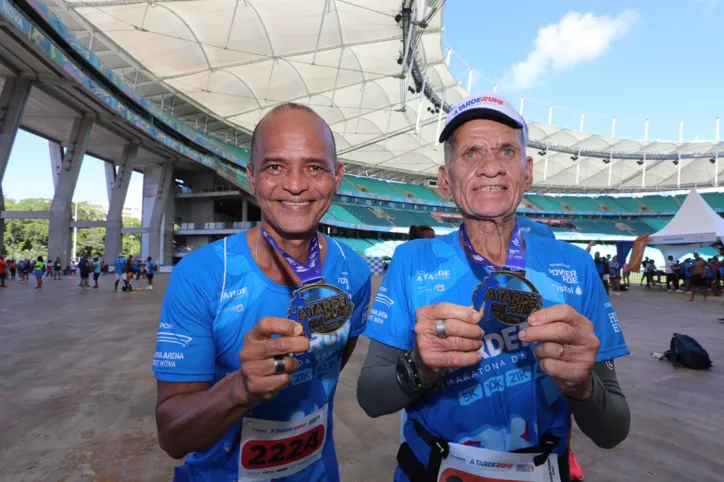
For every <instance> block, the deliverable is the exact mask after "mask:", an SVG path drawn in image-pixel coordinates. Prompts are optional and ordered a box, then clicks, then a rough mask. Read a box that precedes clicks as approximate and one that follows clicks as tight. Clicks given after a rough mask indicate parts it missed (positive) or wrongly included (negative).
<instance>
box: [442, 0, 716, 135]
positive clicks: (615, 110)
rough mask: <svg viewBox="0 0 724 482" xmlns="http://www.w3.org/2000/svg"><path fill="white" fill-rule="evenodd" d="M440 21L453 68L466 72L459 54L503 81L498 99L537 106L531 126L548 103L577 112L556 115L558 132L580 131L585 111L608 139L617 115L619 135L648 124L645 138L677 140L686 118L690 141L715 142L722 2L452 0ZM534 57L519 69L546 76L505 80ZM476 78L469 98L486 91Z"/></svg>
mask: <svg viewBox="0 0 724 482" xmlns="http://www.w3.org/2000/svg"><path fill="white" fill-rule="evenodd" d="M586 14H591V15H590V17H589V18H586ZM443 21H444V25H445V32H444V40H445V43H446V44H448V45H449V46H450V47H452V48H453V51H454V52H455V55H454V56H453V59H454V60H453V62H452V65H451V70H453V71H454V72H455V71H456V70H457V71H458V72H459V71H460V67H462V66H463V64H462V63H461V62H460V60H459V59H458V60H457V63H456V60H455V59H456V57H457V56H459V57H460V58H462V59H464V60H465V62H466V63H467V64H468V65H469V66H470V67H473V68H474V69H476V70H478V71H479V72H481V73H482V74H483V75H484V76H485V77H488V78H491V79H493V80H495V81H500V80H505V81H507V82H504V83H503V84H502V85H501V87H502V88H503V89H505V91H504V92H503V91H501V92H502V93H504V95H506V97H508V98H509V99H510V100H511V101H513V103H514V105H516V106H517V105H518V102H519V96H520V95H523V96H525V97H529V98H531V99H537V100H540V101H541V102H542V103H540V104H536V103H534V102H532V101H528V100H526V104H525V109H524V114H525V116H526V118H527V119H528V120H539V121H542V122H546V123H547V122H548V105H550V104H553V105H556V106H563V107H567V108H570V109H572V110H573V112H566V111H563V110H558V109H554V116H553V124H554V125H559V126H563V127H569V128H574V129H578V127H579V121H580V112H581V111H584V112H589V113H599V114H603V116H593V115H587V116H586V122H585V126H584V127H585V129H584V130H585V131H587V132H596V133H601V134H606V135H610V133H611V118H612V117H613V116H616V136H617V137H630V138H634V139H642V138H643V131H644V119H645V118H647V117H648V118H649V119H650V123H649V140H657V139H662V140H674V141H676V140H678V137H679V119H680V118H683V119H684V140H685V141H687V140H693V139H694V138H695V137H696V136H698V138H699V139H702V140H713V139H714V119H715V117H717V116H720V117H724V102H723V101H722V94H721V92H722V88H721V79H722V78H724V63H722V62H721V55H722V52H724V36H722V28H721V26H722V25H724V2H722V4H719V3H718V1H717V0H659V1H653V0H639V1H636V2H632V1H621V0H608V1H606V2H590V1H588V2H585V1H576V2H573V1H568V0H565V1H564V0H556V1H554V2H542V1H533V0H524V1H518V2H512V1H509V2H488V1H485V2H483V1H480V0H456V1H448V2H446V6H445V10H444V17H443ZM548 26H557V27H558V28H557V29H556V27H550V28H548V29H545V27H548ZM542 29H544V33H545V34H546V35H543V36H542V37H541V39H542V42H540V43H539V44H538V47H539V48H538V49H536V39H537V38H538V37H539V32H541V30H542ZM572 39H575V40H572ZM531 54H533V60H532V61H531V62H529V63H528V64H527V65H524V66H523V68H524V69H527V71H528V72H530V71H531V70H534V69H533V67H535V66H536V65H538V66H540V65H543V66H544V70H545V71H544V72H543V73H542V75H540V76H533V77H535V78H534V79H532V82H523V81H525V80H531V79H530V76H528V78H518V79H515V78H512V79H511V78H510V77H511V76H510V75H509V74H510V72H511V71H512V70H513V67H514V66H515V65H516V64H519V63H521V62H525V61H526V60H527V59H529V56H531ZM572 57H578V58H579V60H578V61H576V60H575V59H573V58H572ZM567 60H568V61H569V62H568V63H567V62H566V61H567ZM531 64H532V65H531ZM553 65H559V66H560V65H565V67H562V68H559V69H556V68H551V66H553ZM545 67H548V68H547V69H545ZM475 77H476V78H478V79H479V80H478V81H477V82H475V84H474V86H473V91H476V90H485V89H490V88H492V85H491V84H490V83H489V82H487V81H485V80H484V78H481V76H480V75H477V74H476V75H475ZM462 80H463V84H465V83H466V82H467V77H466V76H465V75H463V76H462ZM516 80H518V82H516ZM516 84H517V85H516ZM511 91H513V92H514V93H511Z"/></svg>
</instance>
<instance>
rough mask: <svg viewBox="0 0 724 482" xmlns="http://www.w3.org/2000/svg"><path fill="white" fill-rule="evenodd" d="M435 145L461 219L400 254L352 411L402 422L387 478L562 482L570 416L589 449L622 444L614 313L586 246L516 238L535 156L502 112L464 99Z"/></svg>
mask: <svg viewBox="0 0 724 482" xmlns="http://www.w3.org/2000/svg"><path fill="white" fill-rule="evenodd" d="M440 142H444V143H445V150H444V152H445V164H444V165H443V166H441V167H440V170H439V177H438V180H439V185H440V189H441V190H442V192H443V193H444V194H446V195H451V196H452V197H453V199H454V201H455V204H457V206H458V207H459V208H460V211H461V213H462V216H463V224H462V226H461V227H460V229H459V230H458V231H456V232H454V233H451V234H449V235H446V236H439V237H437V238H435V239H420V240H416V241H411V242H409V243H406V244H404V245H402V246H400V247H398V248H397V251H396V252H395V256H394V258H393V260H392V262H391V264H390V267H389V269H388V271H387V274H386V276H385V279H384V281H383V283H382V286H381V287H380V290H379V293H378V295H377V298H376V299H375V301H374V305H373V307H372V310H371V312H370V318H369V323H368V324H367V329H366V331H365V334H366V335H367V336H368V337H369V338H371V339H372V342H371V343H370V349H369V353H368V356H367V360H366V362H365V366H364V368H363V370H362V374H361V376H360V378H359V382H358V389H357V397H358V400H359V403H360V405H361V406H362V408H363V409H364V410H365V411H366V412H367V414H368V415H370V416H372V417H378V416H380V415H384V414H390V413H394V412H396V411H398V410H402V409H404V410H405V411H406V413H407V419H406V421H405V423H404V427H403V438H404V439H405V442H403V444H402V445H401V447H400V450H399V452H398V454H397V460H398V463H399V467H398V468H397V471H396V473H395V480H396V481H408V480H410V481H415V482H417V481H426V480H430V481H433V480H435V481H437V480H443V481H448V480H482V478H485V477H488V478H493V479H496V480H497V479H503V480H526V481H542V480H546V481H550V480H564V481H565V480H568V459H567V457H566V454H567V437H568V432H569V428H570V424H571V414H573V416H574V417H575V419H576V421H577V423H578V426H579V427H580V428H581V430H582V431H583V433H584V434H585V435H587V436H588V437H590V438H591V439H592V440H593V441H594V442H595V443H596V444H597V445H598V446H600V447H604V448H611V447H614V446H616V445H617V444H619V443H620V442H621V441H622V440H624V439H625V438H626V436H627V434H628V430H629V422H630V413H629V409H628V405H627V402H626V399H625V398H624V396H623V393H622V392H621V389H620V387H619V384H618V382H617V379H616V372H615V369H614V364H613V359H614V358H618V357H621V356H624V355H627V354H629V350H628V348H627V347H626V344H625V341H624V339H623V335H622V333H621V327H620V325H619V323H618V319H617V317H616V313H615V312H614V311H613V308H612V306H611V303H610V302H609V300H608V297H607V296H606V293H605V292H604V291H603V287H602V286H601V282H600V280H599V278H598V275H597V273H596V269H595V267H594V266H593V262H592V260H591V258H590V256H589V255H588V254H587V253H586V252H585V251H584V250H582V249H579V248H577V247H575V246H572V245H569V244H567V243H564V242H560V241H556V240H555V239H551V238H550V237H541V236H537V235H535V234H532V233H524V232H522V229H521V227H520V225H519V224H518V220H517V219H516V208H517V206H518V204H519V203H520V201H521V198H522V197H523V193H524V192H525V191H526V190H527V189H529V188H530V187H531V185H532V184H533V160H532V158H530V157H527V156H526V150H525V149H526V145H527V142H528V127H527V125H526V123H525V121H524V120H523V118H522V117H521V116H520V114H519V113H518V112H517V111H516V110H515V109H514V108H513V107H511V105H510V104H509V103H508V102H507V101H505V100H504V99H503V98H502V97H500V96H499V95H497V94H494V93H488V94H483V95H481V96H476V97H471V98H468V99H463V100H462V101H461V102H459V103H458V104H457V106H455V109H454V110H453V111H452V112H451V113H450V114H449V115H448V117H447V123H446V125H445V128H444V129H443V132H442V134H441V136H440ZM380 393H384V394H385V396H384V397H381V396H379V394H380ZM507 474H509V475H510V476H512V477H514V478H507V477H508V475H507ZM476 477H478V478H480V479H478V478H476Z"/></svg>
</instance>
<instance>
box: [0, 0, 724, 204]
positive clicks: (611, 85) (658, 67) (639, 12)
mask: <svg viewBox="0 0 724 482" xmlns="http://www.w3.org/2000/svg"><path fill="white" fill-rule="evenodd" d="M443 19H444V24H445V33H444V41H445V43H446V44H447V45H449V46H451V47H452V48H453V51H454V55H453V61H452V64H451V70H452V71H453V72H454V73H456V74H460V79H461V80H462V81H463V84H465V83H466V82H467V75H466V74H465V72H466V70H467V68H468V67H472V68H474V70H475V76H474V78H475V79H476V81H475V83H474V84H473V91H480V90H486V89H492V84H491V83H490V82H488V81H487V80H485V79H486V78H489V79H493V81H495V82H498V83H499V84H500V88H501V90H500V92H501V93H503V94H504V95H505V96H506V97H508V98H509V99H510V100H511V101H512V102H513V104H514V105H518V103H519V99H520V96H521V95H522V96H525V97H526V99H527V100H526V103H525V109H524V115H525V117H526V119H527V120H529V121H531V120H538V121H542V122H547V121H548V106H549V105H555V106H560V108H559V107H556V108H555V109H554V114H553V124H554V125H557V126H561V127H568V128H572V129H578V128H579V121H580V112H586V113H587V114H586V119H585V126H584V127H585V129H584V130H585V131H586V132H595V133H600V134H605V135H610V133H611V118H612V117H614V116H615V117H616V136H617V137H629V138H633V139H643V135H644V119H645V118H649V119H650V124H649V140H657V139H662V140H678V136H679V119H680V118H683V119H684V140H686V141H689V140H693V139H695V138H697V137H698V138H699V139H702V140H713V138H714V119H715V117H717V116H721V117H723V118H724V101H722V94H721V90H722V88H721V79H722V78H724V63H723V62H721V55H722V52H724V35H722V33H721V32H722V30H721V26H722V25H724V2H722V4H721V5H720V4H719V2H718V0H662V1H654V0H640V1H637V2H632V1H628V2H625V1H621V0H609V1H607V2H590V1H589V2H584V1H577V2H573V1H568V0H566V1H564V0H556V1H555V2H543V1H534V0H523V1H518V2H514V1H508V2H490V1H483V0H454V1H453V0H449V1H448V2H446V6H445V10H444V17H443ZM723 120H724V119H723ZM78 186H79V188H78V189H76V193H75V198H74V199H75V200H77V201H92V202H99V203H103V202H107V195H106V188H105V175H104V171H103V164H102V162H101V161H99V160H97V159H93V158H91V157H87V158H86V160H85V161H84V163H83V167H82V169H81V174H80V179H79V183H78ZM141 187H142V176H141V175H140V174H138V173H134V176H133V178H132V181H131V187H130V188H129V189H130V190H129V195H128V200H127V203H126V204H127V205H128V206H133V207H140V205H141ZM3 190H4V192H5V195H6V196H9V197H11V198H15V199H19V198H26V197H52V195H53V180H52V177H51V168H50V161H49V155H48V145H47V142H46V141H44V140H41V139H39V138H37V137H35V136H33V135H31V134H28V133H24V132H21V133H20V134H19V135H18V137H17V140H16V143H15V146H14V149H13V153H12V156H11V159H10V164H9V166H8V169H7V172H6V174H5V179H4V182H3Z"/></svg>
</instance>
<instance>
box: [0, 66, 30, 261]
mask: <svg viewBox="0 0 724 482" xmlns="http://www.w3.org/2000/svg"><path fill="white" fill-rule="evenodd" d="M30 88H31V83H30V79H26V78H24V77H10V78H7V79H5V85H4V86H3V90H2V93H0V211H4V210H5V195H4V193H3V187H2V182H3V178H4V177H5V170H6V169H7V167H8V162H10V153H11V152H12V150H13V144H14V143H15V136H16V135H17V134H18V128H19V127H20V119H21V117H22V115H23V109H24V108H25V104H26V102H27V101H28V95H29V94H30ZM3 239H5V220H4V219H2V218H0V253H4V252H5V244H4V243H3Z"/></svg>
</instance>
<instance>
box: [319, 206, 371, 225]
mask: <svg viewBox="0 0 724 482" xmlns="http://www.w3.org/2000/svg"><path fill="white" fill-rule="evenodd" d="M327 215H328V216H331V217H332V218H333V219H336V220H337V221H341V222H343V223H350V224H365V223H363V222H362V221H360V220H359V219H358V218H357V217H355V216H354V215H353V214H351V213H350V212H349V211H347V210H346V209H345V208H344V207H343V206H340V205H339V204H332V205H331V206H330V207H329V211H327Z"/></svg>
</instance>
